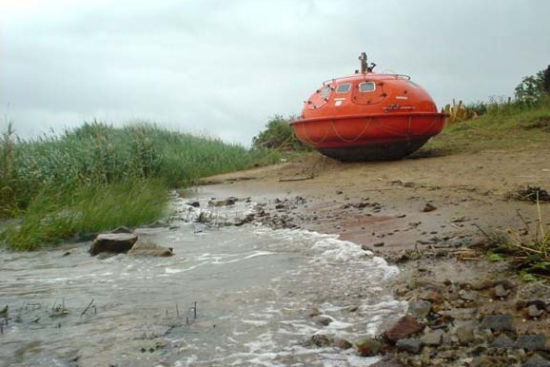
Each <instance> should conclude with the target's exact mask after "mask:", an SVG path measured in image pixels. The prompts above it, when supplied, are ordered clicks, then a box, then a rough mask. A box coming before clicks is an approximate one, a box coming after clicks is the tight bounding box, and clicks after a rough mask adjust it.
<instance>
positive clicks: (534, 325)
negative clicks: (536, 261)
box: [198, 148, 550, 366]
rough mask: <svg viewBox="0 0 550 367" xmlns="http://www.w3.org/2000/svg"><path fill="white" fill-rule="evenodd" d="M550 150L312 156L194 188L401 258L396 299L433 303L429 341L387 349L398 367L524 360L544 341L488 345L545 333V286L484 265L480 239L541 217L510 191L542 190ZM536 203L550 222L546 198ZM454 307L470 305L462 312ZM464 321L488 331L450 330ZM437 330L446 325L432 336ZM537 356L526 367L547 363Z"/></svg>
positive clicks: (499, 265)
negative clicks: (497, 320)
mask: <svg viewBox="0 0 550 367" xmlns="http://www.w3.org/2000/svg"><path fill="white" fill-rule="evenodd" d="M548 157H550V148H537V149H524V150H499V151H497V150H492V151H489V150H486V151H482V152H476V153H461V154H455V155H448V156H433V155H430V154H429V152H428V153H424V154H422V153H420V154H418V155H417V156H416V157H412V158H409V159H405V160H400V161H391V162H369V163H353V164H350V163H346V164H343V163H340V162H337V161H334V160H331V159H328V158H325V157H323V156H320V155H318V154H317V153H310V154H307V155H304V156H303V157H301V158H300V159H298V160H296V161H293V162H286V163H282V164H279V165H276V166H271V167H265V168H259V169H256V170H250V171H244V172H237V173H231V174H227V175H220V176H215V177H210V178H208V179H205V180H203V182H202V185H201V186H199V188H198V190H199V191H200V192H201V194H203V195H209V196H212V197H215V198H218V199H219V198H223V197H228V196H235V197H240V198H244V197H251V200H252V201H254V202H257V203H259V205H258V206H257V209H256V213H255V220H256V221H259V222H262V223H264V224H267V225H269V226H272V227H276V228H277V227H287V228H288V227H291V228H294V227H295V228H304V229H308V230H313V231H318V232H322V233H336V234H339V235H340V238H341V239H344V240H349V241H353V242H355V243H359V244H361V245H363V246H364V248H365V249H371V250H373V251H374V252H375V253H378V254H380V255H381V256H383V257H385V258H386V259H388V260H389V261H390V262H395V263H399V264H400V267H401V269H402V273H401V276H400V277H399V278H398V279H396V280H395V283H394V285H393V287H394V291H395V294H396V296H397V297H398V298H400V299H405V300H407V301H409V302H411V303H415V302H417V301H422V302H428V303H429V307H428V310H427V313H426V314H425V315H422V317H420V318H419V320H420V321H421V323H422V330H423V331H422V332H421V333H423V334H422V335H417V337H418V340H421V339H422V338H426V335H428V337H427V338H428V339H427V340H428V341H426V340H424V341H421V342H419V343H420V345H421V346H423V348H421V349H419V350H418V351H415V350H414V348H412V349H411V350H409V349H406V348H409V347H410V345H409V346H405V349H403V347H402V345H401V347H399V348H396V347H394V346H390V347H389V349H388V354H389V355H395V356H396V358H397V359H398V360H400V361H401V363H405V364H406V365H417V366H424V365H426V366H430V365H446V366H447V365H448V366H455V365H456V366H474V365H478V366H499V365H502V366H508V365H510V366H512V365H513V366H516V365H517V366H522V365H525V364H524V363H526V361H527V360H528V359H529V358H532V356H533V355H534V354H535V353H539V354H540V353H542V355H543V356H545V358H547V357H548V355H545V353H547V350H545V349H547V347H546V346H545V345H544V344H545V342H544V341H543V343H542V345H543V347H540V348H538V349H537V348H535V349H532V348H531V349H529V348H523V347H522V346H521V345H519V344H514V346H513V347H509V348H508V349H510V350H515V351H518V352H517V353H515V352H514V353H512V352H510V353H508V354H506V353H504V356H503V355H500V354H498V353H496V354H497V355H496V356H495V353H494V350H493V349H494V348H496V347H494V346H493V347H491V345H492V343H494V342H495V340H498V338H499V337H501V336H502V335H504V336H506V337H507V338H509V339H510V340H512V342H513V343H520V339H521V337H522V335H525V334H527V335H536V334H537V333H542V335H546V336H550V335H549V334H550V332H549V330H550V322H549V318H550V317H549V316H548V315H549V312H550V308H545V307H548V306H550V291H549V290H550V288H549V286H548V283H547V282H546V281H545V280H544V278H543V280H540V281H536V282H531V283H525V282H522V281H521V280H520V279H519V278H518V277H517V275H516V273H515V272H514V271H513V269H512V268H513V266H512V265H511V264H510V263H508V262H496V263H491V262H489V261H488V260H487V259H486V256H485V255H484V253H483V252H482V251H480V250H479V249H478V247H479V245H480V244H482V243H483V242H485V241H486V240H487V237H488V236H487V235H488V234H489V235H490V234H492V233H494V232H495V231H497V232H498V231H505V230H507V229H513V230H521V229H522V228H525V226H529V225H533V224H534V223H535V222H536V221H537V218H538V214H537V209H536V206H535V205H533V204H532V203H529V202H524V201H517V200H511V199H509V194H510V193H513V192H515V191H516V190H517V189H518V188H520V187H525V186H527V185H530V186H538V187H542V188H545V189H546V190H549V191H550V160H548ZM541 207H542V217H543V219H544V222H545V224H546V225H550V205H548V204H543V205H541ZM533 302H535V303H533ZM537 302H538V303H537ZM534 304H535V306H533V305H534ZM424 305H425V304H424ZM539 306H540V307H539ZM465 310H467V311H465ZM470 311H471V312H470ZM457 312H458V313H461V312H462V313H464V312H466V313H469V312H470V313H469V316H464V317H462V316H461V317H458V316H456V313H457ZM450 315H454V316H450ZM488 315H510V316H511V317H512V320H513V321H512V324H513V326H512V327H511V328H509V329H510V330H498V327H497V328H496V329H493V328H487V327H486V326H487V324H484V322H485V321H484V319H485V318H486V317H487V316H488ZM464 322H467V323H469V324H468V325H470V326H468V327H466V329H467V332H466V334H468V333H470V331H471V330H470V329H471V328H472V330H478V329H479V328H480V325H485V326H484V327H483V328H484V329H487V330H491V331H490V333H485V334H483V335H480V334H479V333H478V332H477V331H476V332H475V333H473V331H472V336H471V340H470V339H468V338H466V337H465V338H466V339H468V340H466V341H465V340H462V339H461V338H462V337H459V336H457V329H460V330H461V331H459V333H462V334H461V335H464V333H463V326H464V325H465V324H464ZM463 324H464V325H463ZM436 330H443V333H442V334H441V338H439V339H437V335H436V339H437V341H436V342H433V343H432V341H433V340H432V341H430V340H429V337H430V336H431V337H433V335H432V334H433V332H434V331H436ZM437 333H438V332H437ZM437 333H436V334H437ZM438 335H439V334H438ZM468 335H469V334H468ZM459 339H460V340H459ZM413 341H414V340H413ZM430 343H431V344H430ZM390 344H391V343H390ZM413 344H414V343H413ZM479 348H482V349H479ZM483 348H484V349H483ZM491 348H493V349H491ZM501 354H502V353H501ZM539 356H540V355H537V357H536V358H538V357H539ZM533 358H534V357H533ZM434 361H435V362H434ZM535 362H536V361H535ZM384 363H386V362H384ZM391 363H394V364H391ZM540 363H541V364H530V365H532V366H539V365H540V366H543V365H545V364H544V363H546V362H544V360H543V362H540ZM381 365H385V366H391V365H400V364H399V362H397V361H394V362H387V364H381Z"/></svg>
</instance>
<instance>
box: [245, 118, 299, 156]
mask: <svg viewBox="0 0 550 367" xmlns="http://www.w3.org/2000/svg"><path fill="white" fill-rule="evenodd" d="M294 119H295V118H294V117H293V116H289V117H288V118H284V117H283V116H281V115H275V116H273V117H272V118H271V119H270V120H269V121H268V122H267V124H266V125H265V130H263V131H262V132H260V133H259V134H258V135H257V136H255V137H254V138H253V139H252V146H253V147H254V148H269V149H277V150H306V149H308V147H307V146H306V145H304V144H303V143H302V142H301V141H300V140H298V138H297V137H296V135H295V134H294V129H293V128H292V126H290V122H291V121H293V120H294Z"/></svg>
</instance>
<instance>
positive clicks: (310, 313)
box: [306, 306, 321, 317]
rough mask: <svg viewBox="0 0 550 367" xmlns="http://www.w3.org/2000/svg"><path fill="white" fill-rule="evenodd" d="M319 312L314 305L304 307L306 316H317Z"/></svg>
mask: <svg viewBox="0 0 550 367" xmlns="http://www.w3.org/2000/svg"><path fill="white" fill-rule="evenodd" d="M320 314H321V311H319V309H318V308H317V307H315V306H310V307H308V308H307V309H306V315H307V316H308V317H315V316H319V315H320Z"/></svg>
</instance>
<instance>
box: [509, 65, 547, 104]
mask: <svg viewBox="0 0 550 367" xmlns="http://www.w3.org/2000/svg"><path fill="white" fill-rule="evenodd" d="M545 73H546V71H542V70H541V71H539V72H538V73H536V74H535V75H530V76H526V77H524V78H523V80H522V82H521V83H520V84H519V85H518V86H517V87H516V89H515V91H514V92H515V93H514V94H515V97H516V100H517V101H518V102H521V103H524V104H527V105H529V106H532V105H535V104H536V103H538V102H539V101H540V100H541V99H542V98H543V97H544V95H545V94H546V93H547V91H546V90H545V87H546V81H545V78H546V77H545Z"/></svg>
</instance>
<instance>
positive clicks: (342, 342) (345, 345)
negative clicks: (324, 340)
mask: <svg viewBox="0 0 550 367" xmlns="http://www.w3.org/2000/svg"><path fill="white" fill-rule="evenodd" d="M332 345H333V346H335V347H336V348H340V349H349V348H351V347H353V344H351V343H350V342H349V341H347V340H346V339H343V338H335V339H334V341H333V342H332Z"/></svg>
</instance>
